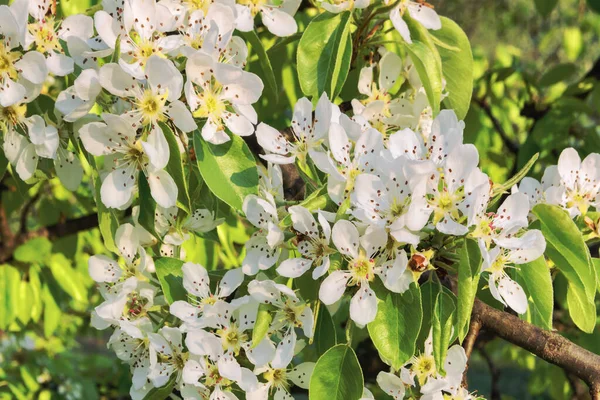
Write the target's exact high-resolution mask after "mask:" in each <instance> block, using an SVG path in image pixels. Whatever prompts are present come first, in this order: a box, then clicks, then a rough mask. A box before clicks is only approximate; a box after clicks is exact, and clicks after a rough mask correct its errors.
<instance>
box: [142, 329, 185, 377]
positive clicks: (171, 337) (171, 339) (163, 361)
mask: <svg viewBox="0 0 600 400" xmlns="http://www.w3.org/2000/svg"><path fill="white" fill-rule="evenodd" d="M148 339H149V340H150V346H152V349H153V350H154V351H153V352H152V353H151V357H150V372H149V373H148V379H149V380H150V381H151V382H152V384H153V385H154V386H155V387H161V386H164V385H165V384H166V383H167V382H168V381H169V378H170V377H171V375H172V374H175V375H176V378H175V382H176V384H179V383H181V381H182V375H183V370H184V367H185V364H186V362H187V360H188V358H189V354H188V353H187V352H184V350H183V337H182V333H181V331H180V330H179V329H177V328H171V327H168V326H165V327H162V328H160V329H159V331H158V332H157V333H149V334H148Z"/></svg>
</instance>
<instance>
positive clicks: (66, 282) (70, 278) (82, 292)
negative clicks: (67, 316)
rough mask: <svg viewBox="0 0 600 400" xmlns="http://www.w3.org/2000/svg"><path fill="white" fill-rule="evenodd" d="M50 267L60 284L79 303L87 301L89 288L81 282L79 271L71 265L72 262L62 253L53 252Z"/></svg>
mask: <svg viewBox="0 0 600 400" xmlns="http://www.w3.org/2000/svg"><path fill="white" fill-rule="evenodd" d="M48 267H50V271H51V272H52V275H53V276H54V278H55V279H56V282H58V285H59V286H60V287H61V288H62V289H63V290H64V291H65V292H66V293H67V294H68V295H69V296H71V297H72V298H73V300H75V301H76V302H79V303H84V304H85V303H87V289H86V288H85V286H83V285H82V284H81V276H80V275H79V271H77V270H75V269H73V268H72V267H71V262H70V261H69V260H68V259H67V257H65V256H64V254H62V253H56V254H52V256H51V257H50V260H49V262H48Z"/></svg>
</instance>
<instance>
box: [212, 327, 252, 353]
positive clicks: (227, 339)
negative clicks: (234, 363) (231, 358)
mask: <svg viewBox="0 0 600 400" xmlns="http://www.w3.org/2000/svg"><path fill="white" fill-rule="evenodd" d="M217 335H219V337H220V338H221V345H222V346H223V350H225V351H233V352H234V353H235V354H236V355H238V354H239V353H240V349H241V348H242V344H243V343H245V342H247V341H248V335H246V334H245V333H244V332H242V331H240V330H239V328H238V327H237V325H235V324H232V325H231V326H229V327H227V328H225V329H219V330H218V331H217Z"/></svg>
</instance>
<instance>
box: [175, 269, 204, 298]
mask: <svg viewBox="0 0 600 400" xmlns="http://www.w3.org/2000/svg"><path fill="white" fill-rule="evenodd" d="M181 270H182V271H183V287H184V288H185V290H187V291H188V292H189V293H192V294H193V295H195V296H198V297H200V298H202V299H204V298H208V297H209V296H210V286H209V284H210V278H209V277H208V272H207V271H206V269H205V268H204V267H203V266H202V265H200V264H194V263H191V262H186V263H185V264H183V266H182V267H181Z"/></svg>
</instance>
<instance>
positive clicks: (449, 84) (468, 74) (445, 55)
mask: <svg viewBox="0 0 600 400" xmlns="http://www.w3.org/2000/svg"><path fill="white" fill-rule="evenodd" d="M440 19H441V20H442V29H438V30H435V31H434V30H431V31H429V33H430V34H431V35H432V36H433V37H434V38H436V39H437V40H439V41H441V42H442V43H443V44H444V45H440V44H438V42H436V45H437V48H438V51H439V53H440V57H441V58H442V73H443V75H444V79H446V90H447V91H448V93H449V95H448V97H446V98H445V99H444V104H445V105H446V106H447V107H448V108H449V109H451V110H454V111H455V112H456V115H457V116H458V119H461V120H462V119H464V118H465V117H466V116H467V111H469V106H470V105H471V95H472V94H473V53H472V51H471V44H470V42H469V38H468V37H467V35H466V34H465V32H463V30H462V29H461V28H460V27H459V26H458V25H457V24H456V22H454V21H452V20H451V19H449V18H446V17H440ZM449 47H450V48H449Z"/></svg>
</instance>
